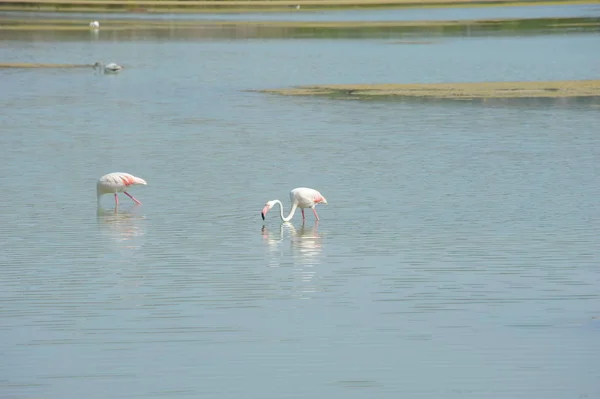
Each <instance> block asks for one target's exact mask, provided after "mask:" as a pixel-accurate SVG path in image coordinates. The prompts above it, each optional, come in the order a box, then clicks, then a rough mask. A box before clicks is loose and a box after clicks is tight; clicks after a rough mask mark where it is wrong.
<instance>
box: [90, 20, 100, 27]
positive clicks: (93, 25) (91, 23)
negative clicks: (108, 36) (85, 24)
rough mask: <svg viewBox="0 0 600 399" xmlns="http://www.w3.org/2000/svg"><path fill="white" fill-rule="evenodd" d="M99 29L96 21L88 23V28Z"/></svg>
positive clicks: (98, 23)
mask: <svg viewBox="0 0 600 399" xmlns="http://www.w3.org/2000/svg"><path fill="white" fill-rule="evenodd" d="M99 27H100V22H98V21H92V22H90V28H93V29H98V28H99Z"/></svg>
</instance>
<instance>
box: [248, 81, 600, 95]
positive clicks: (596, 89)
mask: <svg viewBox="0 0 600 399" xmlns="http://www.w3.org/2000/svg"><path fill="white" fill-rule="evenodd" d="M247 91H248V92H257V93H266V94H276V95H283V96H309V97H328V98H334V99H364V100H369V99H383V98H386V99H390V98H395V99H410V98H412V99H438V100H487V99H532V98H537V99H560V98H600V80H562V81H523V82H466V83H424V84H420V83H410V84H355V85H352V84H346V85H326V84H325V85H310V86H296V87H292V88H285V89H262V90H247Z"/></svg>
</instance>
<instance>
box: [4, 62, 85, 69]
mask: <svg viewBox="0 0 600 399" xmlns="http://www.w3.org/2000/svg"><path fill="white" fill-rule="evenodd" d="M93 66H94V65H92V64H32V63H23V62H14V63H6V62H2V63H0V68H91V67H93Z"/></svg>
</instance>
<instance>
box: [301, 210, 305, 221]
mask: <svg viewBox="0 0 600 399" xmlns="http://www.w3.org/2000/svg"><path fill="white" fill-rule="evenodd" d="M300 210H301V211H302V220H305V219H306V218H305V217H304V208H300Z"/></svg>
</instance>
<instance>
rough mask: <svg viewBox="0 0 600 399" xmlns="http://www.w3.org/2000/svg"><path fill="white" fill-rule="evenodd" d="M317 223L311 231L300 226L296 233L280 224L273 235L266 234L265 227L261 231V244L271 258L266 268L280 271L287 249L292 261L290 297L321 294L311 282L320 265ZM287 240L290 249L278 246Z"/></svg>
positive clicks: (317, 287)
mask: <svg viewBox="0 0 600 399" xmlns="http://www.w3.org/2000/svg"><path fill="white" fill-rule="evenodd" d="M317 229H318V223H315V225H314V226H312V227H306V226H305V225H302V226H301V227H300V228H299V229H296V228H295V227H294V225H293V224H291V223H289V222H287V223H282V224H281V226H280V227H279V231H277V232H269V231H268V230H267V228H266V226H263V227H262V229H261V233H262V237H263V240H264V241H265V242H266V243H267V245H268V247H269V252H270V254H271V256H270V259H269V266H271V267H281V266H282V265H283V264H284V263H285V259H286V255H288V256H289V252H288V248H291V255H292V258H293V259H294V267H293V271H292V274H293V277H294V281H295V284H294V285H295V288H294V291H295V294H294V296H297V297H301V298H307V297H308V295H309V294H310V293H314V292H319V291H322V290H321V289H320V288H319V285H318V283H316V282H315V276H316V275H317V271H316V266H318V265H319V264H320V263H321V259H320V255H321V254H322V250H323V244H322V237H321V236H320V234H319V232H318V230H317ZM288 240H289V243H290V247H287V246H286V245H282V244H283V243H285V242H287V241H288Z"/></svg>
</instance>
